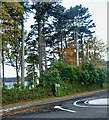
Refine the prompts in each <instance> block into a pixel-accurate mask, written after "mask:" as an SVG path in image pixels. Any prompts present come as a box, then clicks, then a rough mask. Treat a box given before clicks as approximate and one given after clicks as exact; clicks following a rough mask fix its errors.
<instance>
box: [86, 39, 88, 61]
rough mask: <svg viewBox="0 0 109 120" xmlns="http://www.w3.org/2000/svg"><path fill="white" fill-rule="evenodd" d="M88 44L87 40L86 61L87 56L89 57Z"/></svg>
mask: <svg viewBox="0 0 109 120" xmlns="http://www.w3.org/2000/svg"><path fill="white" fill-rule="evenodd" d="M88 52H89V45H88V41H87V51H86V56H87V57H86V58H87V62H88V58H89V53H88Z"/></svg>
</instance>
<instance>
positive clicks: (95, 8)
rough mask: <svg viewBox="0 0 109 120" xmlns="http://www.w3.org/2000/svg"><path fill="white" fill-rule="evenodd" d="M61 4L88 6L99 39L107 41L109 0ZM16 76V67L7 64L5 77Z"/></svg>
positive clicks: (79, 0) (87, 0)
mask: <svg viewBox="0 0 109 120" xmlns="http://www.w3.org/2000/svg"><path fill="white" fill-rule="evenodd" d="M61 4H62V5H63V6H64V7H66V8H67V9H68V8H70V7H71V6H72V7H74V6H76V5H80V4H82V6H83V7H87V8H88V9H89V13H90V14H91V15H92V17H91V19H92V20H93V22H94V23H95V24H96V28H95V29H94V30H95V31H96V33H95V36H97V37H98V39H102V40H103V42H104V43H107V0H63V2H62V3H61ZM31 17H32V16H31ZM33 23H34V20H32V19H28V20H27V23H26V25H25V28H26V29H28V30H30V28H29V27H30V25H31V24H33ZM105 58H106V57H105ZM15 76H16V72H15V69H14V68H13V67H10V66H7V65H5V77H15Z"/></svg>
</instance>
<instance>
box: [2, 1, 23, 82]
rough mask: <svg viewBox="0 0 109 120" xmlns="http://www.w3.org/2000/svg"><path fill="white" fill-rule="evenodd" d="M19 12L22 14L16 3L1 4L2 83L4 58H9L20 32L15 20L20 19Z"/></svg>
mask: <svg viewBox="0 0 109 120" xmlns="http://www.w3.org/2000/svg"><path fill="white" fill-rule="evenodd" d="M21 12H22V7H21V6H20V4H19V3H17V2H16V3H14V2H12V3H11V2H4V3H2V16H1V26H2V29H1V33H2V65H3V81H4V58H5V56H6V57H7V56H8V57H10V56H9V54H11V49H10V48H11V47H12V46H14V45H15V43H16V39H17V37H18V36H19V34H20V30H19V28H18V22H17V21H16V20H18V19H19V18H21V16H20V13H21ZM12 13H13V14H12ZM4 53H5V55H4ZM3 83H4V82H3Z"/></svg>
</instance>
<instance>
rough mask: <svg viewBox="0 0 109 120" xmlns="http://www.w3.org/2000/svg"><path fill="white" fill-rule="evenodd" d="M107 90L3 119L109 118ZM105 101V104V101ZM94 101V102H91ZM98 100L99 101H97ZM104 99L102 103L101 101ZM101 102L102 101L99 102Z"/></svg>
mask: <svg viewBox="0 0 109 120" xmlns="http://www.w3.org/2000/svg"><path fill="white" fill-rule="evenodd" d="M107 98H108V97H107V91H104V92H100V93H95V94H92V95H86V96H80V97H76V98H73V99H70V100H65V101H63V102H61V103H60V102H59V103H58V104H57V105H55V106H54V108H53V109H50V110H43V111H38V112H31V113H25V114H17V115H12V116H5V117H3V118H2V120H21V119H22V120H32V119H35V120H41V118H42V119H44V120H46V119H50V120H51V119H53V120H55V119H62V120H63V119H66V120H67V119H83V120H85V119H88V120H94V119H97V120H108V118H109V117H108V108H109V106H108V104H106V103H108V102H106V100H108V99H107ZM102 100H104V101H105V103H104V104H103V101H102ZM91 101H93V102H94V104H90V102H91ZM95 101H97V103H95ZM101 101H102V103H101ZM99 102H100V103H99Z"/></svg>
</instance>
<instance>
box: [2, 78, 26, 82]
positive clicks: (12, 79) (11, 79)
mask: <svg viewBox="0 0 109 120" xmlns="http://www.w3.org/2000/svg"><path fill="white" fill-rule="evenodd" d="M2 81H3V79H2ZM16 81H17V79H16V77H11V78H5V82H16ZM25 81H27V79H26V77H25Z"/></svg>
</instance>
